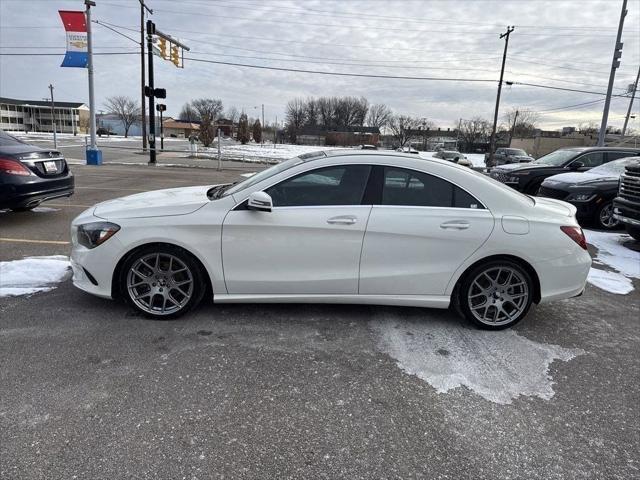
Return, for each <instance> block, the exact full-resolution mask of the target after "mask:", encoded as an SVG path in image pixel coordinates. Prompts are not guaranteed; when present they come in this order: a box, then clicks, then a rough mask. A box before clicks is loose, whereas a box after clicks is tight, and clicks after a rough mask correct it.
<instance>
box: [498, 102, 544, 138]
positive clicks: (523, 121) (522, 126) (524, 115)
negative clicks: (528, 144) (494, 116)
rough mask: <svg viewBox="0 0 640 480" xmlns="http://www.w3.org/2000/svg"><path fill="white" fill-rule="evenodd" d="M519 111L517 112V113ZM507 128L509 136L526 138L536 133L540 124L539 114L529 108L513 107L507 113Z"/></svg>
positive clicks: (505, 116)
mask: <svg viewBox="0 0 640 480" xmlns="http://www.w3.org/2000/svg"><path fill="white" fill-rule="evenodd" d="M516 112H517V113H516ZM504 119H505V122H506V125H505V128H506V129H507V130H509V132H510V134H509V135H510V136H509V138H512V137H516V138H524V137H528V136H531V135H533V134H534V132H535V130H536V127H537V125H538V120H539V115H538V114H537V113H536V112H532V111H529V110H519V109H517V108H512V109H511V110H509V111H508V112H507V113H506V114H505V115H504Z"/></svg>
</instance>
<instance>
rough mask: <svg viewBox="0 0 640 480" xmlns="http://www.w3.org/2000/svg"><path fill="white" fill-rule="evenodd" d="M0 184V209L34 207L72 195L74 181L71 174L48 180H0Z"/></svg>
mask: <svg viewBox="0 0 640 480" xmlns="http://www.w3.org/2000/svg"><path fill="white" fill-rule="evenodd" d="M1 180H2V181H1V182H0V208H24V207H29V206H36V205H38V204H39V203H42V202H44V201H47V200H52V199H54V198H60V197H69V196H71V195H73V193H74V189H75V180H74V178H73V175H72V174H68V175H65V176H64V177H60V178H54V179H48V178H36V179H34V178H33V177H32V176H30V177H22V178H10V179H8V178H6V177H5V178H2V179H1Z"/></svg>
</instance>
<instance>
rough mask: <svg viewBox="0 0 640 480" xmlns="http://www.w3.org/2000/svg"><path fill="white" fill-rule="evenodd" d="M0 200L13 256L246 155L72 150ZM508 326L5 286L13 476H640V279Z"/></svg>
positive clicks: (225, 174) (2, 324) (0, 424)
mask: <svg viewBox="0 0 640 480" xmlns="http://www.w3.org/2000/svg"><path fill="white" fill-rule="evenodd" d="M73 171H74V173H75V175H76V188H77V190H76V194H75V195H74V196H73V197H71V198H69V199H58V200H55V201H52V202H49V203H47V204H43V205H42V207H44V208H41V209H39V210H38V211H34V212H25V213H20V214H14V213H6V212H5V213H0V261H10V260H17V259H21V258H23V257H25V256H43V255H56V254H58V255H65V254H68V251H69V245H68V242H69V231H68V226H69V223H70V221H71V220H72V219H73V217H74V216H75V215H77V214H78V213H80V212H81V211H82V210H84V209H85V208H87V207H88V206H91V205H93V204H94V203H96V202H99V201H102V200H105V199H109V198H114V197H118V196H123V195H127V194H132V193H136V192H140V191H146V190H152V189H157V188H168V187H179V186H187V185H195V184H208V183H211V184H213V183H220V182H224V181H232V180H237V179H239V178H240V174H241V173H243V172H245V171H253V170H252V168H251V166H241V167H238V168H236V169H233V170H224V171H222V172H216V171H215V170H205V169H194V168H162V167H157V168H150V167H143V166H122V165H104V166H102V167H88V166H81V165H74V166H73ZM633 282H634V284H633V285H634V287H635V290H634V291H633V292H631V293H630V294H627V295H614V294H612V293H608V292H606V291H603V290H600V289H598V288H596V287H594V286H592V285H590V284H589V285H587V290H586V292H585V294H584V295H583V296H582V297H579V298H575V299H571V300H566V301H561V302H556V303H552V304H548V305H540V306H538V307H537V308H535V309H533V310H532V312H531V313H530V314H529V316H528V317H527V318H526V319H525V320H524V321H522V322H521V323H520V324H518V325H517V326H516V328H514V329H511V330H507V331H504V332H483V331H479V330H476V329H474V328H473V327H471V326H469V325H467V324H466V323H465V322H463V321H461V320H460V319H458V318H457V317H456V316H455V315H453V314H452V313H450V312H448V311H438V310H425V309H417V308H392V307H368V306H330V305H214V304H213V303H211V302H205V304H204V305H202V307H201V308H199V309H198V310H197V311H195V312H192V313H190V314H188V315H187V316H186V317H185V318H183V319H181V320H178V321H170V322H155V321H150V320H147V319H145V318H143V317H140V316H138V315H137V314H135V313H134V312H133V311H132V310H130V309H128V308H127V307H125V306H124V305H121V304H119V303H116V302H112V301H108V300H102V299H98V298H95V297H92V296H89V295H87V294H84V293H82V292H81V291H79V290H77V289H75V288H74V287H73V286H72V285H71V282H70V281H69V280H66V281H64V282H62V283H60V284H59V285H58V286H57V287H56V288H54V289H52V290H51V291H49V292H45V293H37V294H34V295H31V296H19V297H2V298H0V365H2V368H1V369H0V385H1V390H0V391H1V394H0V432H1V435H0V478H3V479H4V478H7V479H25V478H28V479H52V478H89V479H115V478H162V479H165V478H172V479H173V478H189V479H192V478H193V479H196V478H198V479H204V478H349V479H355V478H362V479H370V478H430V479H435V478H442V479H446V478H448V479H482V478H486V479H496V478H501V479H502V478H505V479H511V478H513V479H515V478H518V479H521V478H522V479H525V478H526V479H585V478H586V479H629V478H640V462H639V461H638V458H640V415H639V414H638V405H640V382H639V381H638V380H640V375H639V372H640V355H639V352H640V328H639V326H640V325H639V322H640V293H638V292H639V291H640V290H639V288H640V282H639V281H638V280H633Z"/></svg>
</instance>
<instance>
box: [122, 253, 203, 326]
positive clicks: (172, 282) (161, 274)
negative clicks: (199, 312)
mask: <svg viewBox="0 0 640 480" xmlns="http://www.w3.org/2000/svg"><path fill="white" fill-rule="evenodd" d="M193 291H194V279H193V273H192V272H191V270H190V269H189V267H188V266H187V265H186V264H185V263H184V262H183V261H182V260H181V259H180V258H178V257H176V256H175V255H171V254H169V253H150V254H147V255H144V256H142V257H140V258H138V259H137V260H136V261H135V262H134V263H133V264H132V265H131V267H130V268H129V272H128V273H127V292H128V294H129V297H130V298H131V300H132V301H133V303H135V304H136V306H137V307H139V308H140V309H141V310H143V311H145V312H147V313H151V314H153V315H171V314H174V313H176V312H179V311H180V310H182V309H183V308H184V306H185V305H187V303H188V302H189V300H190V299H191V297H192V295H193Z"/></svg>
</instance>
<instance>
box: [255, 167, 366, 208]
mask: <svg viewBox="0 0 640 480" xmlns="http://www.w3.org/2000/svg"><path fill="white" fill-rule="evenodd" d="M370 171H371V167H370V166H369V165H341V166H336V167H325V168H319V169H317V170H312V171H310V172H306V173H302V174H300V175H297V176H295V177H293V178H289V179H287V180H284V181H282V182H280V183H278V184H277V185H274V186H272V187H270V188H268V189H267V190H265V191H266V192H267V193H268V194H269V195H270V196H271V200H272V201H273V206H274V207H308V206H322V205H360V203H361V202H362V197H363V196H364V191H365V188H366V186H367V181H368V179H369V172H370Z"/></svg>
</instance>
